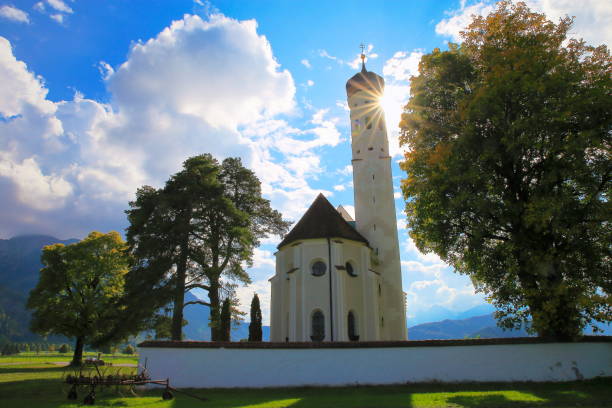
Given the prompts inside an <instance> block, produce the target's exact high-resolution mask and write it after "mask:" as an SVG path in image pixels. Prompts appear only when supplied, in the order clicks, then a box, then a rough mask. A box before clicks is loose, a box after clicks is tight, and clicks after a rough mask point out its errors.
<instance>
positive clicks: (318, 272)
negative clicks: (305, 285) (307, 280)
mask: <svg viewBox="0 0 612 408" xmlns="http://www.w3.org/2000/svg"><path fill="white" fill-rule="evenodd" d="M326 269H327V266H325V262H321V261H317V262H315V263H313V264H312V274H313V275H314V276H323V275H325V270H326Z"/></svg>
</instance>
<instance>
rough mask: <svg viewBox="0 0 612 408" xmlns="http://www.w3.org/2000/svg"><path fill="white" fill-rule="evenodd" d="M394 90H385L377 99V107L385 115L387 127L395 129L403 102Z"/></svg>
mask: <svg viewBox="0 0 612 408" xmlns="http://www.w3.org/2000/svg"><path fill="white" fill-rule="evenodd" d="M395 91H396V90H395V89H385V92H384V93H383V94H382V95H380V96H379V97H378V105H379V106H380V107H381V109H382V110H383V111H384V113H385V122H386V123H387V126H388V127H393V128H395V127H397V125H398V124H399V120H400V117H401V114H402V110H403V106H404V104H405V101H404V100H403V98H402V95H401V94H400V95H398V92H395Z"/></svg>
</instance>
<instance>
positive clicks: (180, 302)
mask: <svg viewBox="0 0 612 408" xmlns="http://www.w3.org/2000/svg"><path fill="white" fill-rule="evenodd" d="M130 207H131V209H130V210H128V211H127V214H128V219H129V221H130V226H129V228H128V230H127V238H128V243H129V246H130V250H131V253H132V254H133V255H134V257H135V259H136V264H135V266H134V268H133V270H132V271H131V273H130V274H129V279H128V288H129V292H130V294H131V295H130V296H129V300H128V301H129V302H131V307H129V309H130V310H133V311H134V314H133V316H136V315H138V314H151V313H152V311H153V310H156V309H159V308H161V307H163V306H164V305H166V304H167V303H169V302H170V303H172V329H171V337H172V339H173V340H180V339H181V332H182V330H181V326H182V324H181V323H182V322H183V309H184V308H185V307H186V306H189V305H191V304H202V305H206V306H210V316H211V338H212V339H213V340H219V339H220V338H221V332H220V313H221V308H220V306H221V304H220V297H221V296H222V295H225V296H224V297H231V296H232V288H233V285H234V283H235V282H239V283H249V282H250V278H249V276H248V274H247V273H246V271H245V266H249V265H251V264H252V257H253V251H254V249H255V247H257V246H258V245H259V242H260V239H261V238H263V237H265V236H267V235H268V234H283V233H284V232H285V231H286V230H287V228H288V225H289V224H288V223H287V222H286V221H283V220H282V217H281V214H280V213H279V212H277V211H275V210H273V209H272V208H271V207H270V202H269V201H268V200H266V199H264V198H263V197H262V196H261V186H260V182H259V180H258V179H257V177H256V176H255V174H254V173H253V172H252V171H251V170H249V169H247V168H245V167H244V166H242V163H241V161H240V159H236V158H228V159H225V160H224V161H223V162H222V163H219V162H218V161H217V160H215V159H214V158H213V157H212V156H211V155H209V154H204V155H200V156H195V157H192V158H189V159H188V160H186V161H185V163H184V166H183V170H181V171H180V172H178V173H176V174H175V175H173V176H172V177H171V178H170V179H169V180H168V182H167V183H166V185H165V186H164V188H162V189H154V188H152V187H148V186H145V187H142V188H140V189H139V190H138V192H137V193H136V200H135V201H134V202H131V203H130ZM196 288H199V289H202V290H204V291H206V292H207V293H208V298H209V301H208V302H205V301H191V302H185V301H184V294H185V292H187V291H189V290H192V289H196ZM223 292H224V293H223Z"/></svg>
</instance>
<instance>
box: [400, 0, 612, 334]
mask: <svg viewBox="0 0 612 408" xmlns="http://www.w3.org/2000/svg"><path fill="white" fill-rule="evenodd" d="M571 25H572V20H571V19H569V18H565V19H562V20H560V22H559V23H558V24H554V23H552V22H550V21H548V20H546V18H545V16H544V15H541V14H536V13H532V12H531V11H530V10H529V9H528V8H527V7H526V6H525V4H523V3H519V4H516V5H514V4H512V3H511V2H509V1H502V2H500V3H498V5H497V8H496V10H495V11H494V12H493V13H491V14H490V15H489V16H487V17H476V18H475V20H474V22H473V23H472V24H471V26H470V27H469V28H468V29H467V31H465V32H464V33H463V34H462V35H463V40H464V42H463V43H462V44H461V45H455V44H449V50H448V51H440V50H437V49H436V50H434V51H433V52H432V53H431V54H428V55H425V56H424V57H423V58H422V60H421V62H420V65H419V75H418V76H417V77H415V78H413V79H412V82H411V99H410V100H409V102H408V104H407V105H406V107H405V109H404V113H403V115H402V122H401V124H400V126H401V128H402V134H401V137H400V142H401V143H402V144H403V145H404V146H405V147H407V148H408V149H407V151H408V152H407V153H406V155H405V160H404V161H403V163H402V164H401V166H402V169H404V170H405V171H406V172H407V173H408V177H407V179H406V180H403V184H402V190H403V193H404V197H405V199H406V213H407V216H408V227H409V229H410V236H411V237H412V238H413V239H414V241H415V243H416V245H417V247H418V248H419V249H420V250H421V251H424V252H430V251H433V252H435V253H436V254H438V255H439V256H440V257H441V258H442V259H443V260H444V261H446V262H448V263H449V264H450V265H452V266H453V267H454V268H455V269H456V270H457V271H458V272H460V273H463V274H467V275H469V276H471V278H472V280H473V282H474V284H475V287H476V289H477V290H478V291H480V292H483V293H485V294H486V295H487V296H488V298H489V300H490V301H491V302H492V303H493V304H494V305H495V306H496V307H497V312H496V317H497V318H498V319H500V325H501V326H502V327H505V328H514V327H518V326H520V325H522V324H527V323H528V324H529V325H530V330H532V331H535V332H537V333H538V334H539V335H540V336H553V337H556V338H562V339H570V338H574V337H576V336H578V335H580V334H581V333H582V329H583V328H584V327H585V326H586V325H587V324H588V323H589V322H591V324H594V323H595V322H607V321H610V319H611V317H612V312H611V307H610V304H611V298H610V293H611V290H612V285H611V282H612V279H611V273H610V272H611V265H612V262H611V256H610V255H611V252H610V242H612V239H611V238H612V229H611V228H610V214H612V208H611V203H610V193H611V191H612V185H611V181H610V175H611V170H612V163H611V161H610V147H611V140H610V134H611V133H610V132H611V129H612V126H611V124H612V97H611V94H610V89H612V82H611V76H610V71H611V66H612V64H611V60H610V55H609V52H608V50H607V48H606V47H605V46H603V45H602V46H600V47H597V48H595V47H590V46H587V45H586V44H585V43H584V42H583V41H577V40H567V38H566V35H567V33H568V30H569V29H570V27H571Z"/></svg>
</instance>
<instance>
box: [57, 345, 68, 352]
mask: <svg viewBox="0 0 612 408" xmlns="http://www.w3.org/2000/svg"><path fill="white" fill-rule="evenodd" d="M57 351H59V352H60V353H62V354H65V353H67V352H69V351H70V347H68V345H67V344H66V343H64V344H62V345H61V346H60V348H59V350H57Z"/></svg>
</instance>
